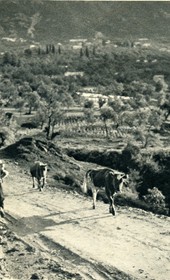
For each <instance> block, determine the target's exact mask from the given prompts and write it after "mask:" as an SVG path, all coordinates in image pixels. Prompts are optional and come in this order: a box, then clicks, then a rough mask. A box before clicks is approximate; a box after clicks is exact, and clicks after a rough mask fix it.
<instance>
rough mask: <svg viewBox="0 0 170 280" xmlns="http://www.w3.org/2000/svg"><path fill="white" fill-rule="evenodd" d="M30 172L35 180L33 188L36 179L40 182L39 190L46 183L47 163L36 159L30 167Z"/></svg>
mask: <svg viewBox="0 0 170 280" xmlns="http://www.w3.org/2000/svg"><path fill="white" fill-rule="evenodd" d="M30 173H31V177H32V181H33V188H35V180H37V183H38V189H39V191H41V190H42V188H43V187H44V186H45V185H46V177H47V164H45V163H42V162H41V161H36V162H35V163H34V164H33V165H32V166H31V167H30Z"/></svg>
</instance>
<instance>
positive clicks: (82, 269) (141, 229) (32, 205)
mask: <svg viewBox="0 0 170 280" xmlns="http://www.w3.org/2000/svg"><path fill="white" fill-rule="evenodd" d="M7 166H8V170H9V171H10V176H9V177H8V178H7V179H6V183H5V185H4V188H5V193H6V201H5V208H6V211H7V213H8V215H7V220H8V221H7V224H8V227H9V228H10V229H11V230H12V231H13V232H14V233H15V234H16V236H17V238H19V239H20V240H22V242H24V243H23V244H27V245H29V246H30V247H31V248H34V250H35V251H36V252H35V251H34V255H36V253H37V251H38V253H39V254H41V259H43V265H44V275H45V273H46V270H45V269H47V265H48V268H49V271H48V273H49V272H50V269H51V268H53V270H51V271H52V272H51V274H49V278H45V276H44V278H41V279H96V280H100V279H120V280H121V279H140V280H142V279H150V280H151V279H152V280H167V279H170V265H169V264H170V238H169V237H170V218H168V217H164V216H158V215H154V214H151V213H147V212H145V211H142V210H137V209H132V208H128V207H126V208H125V207H124V208H123V207H122V208H118V211H117V213H118V214H117V216H116V217H113V216H112V215H111V214H109V213H108V205H107V204H104V203H103V202H100V201H98V203H97V209H96V210H92V207H91V206H92V202H91V200H90V198H87V197H85V196H81V195H80V194H77V193H73V192H69V191H62V190H61V189H59V188H57V184H56V189H55V190H54V189H51V188H47V189H46V190H44V191H43V192H39V191H38V190H33V189H32V184H31V180H30V178H29V176H28V174H27V172H25V171H24V169H22V168H21V167H19V166H17V165H14V164H13V163H11V162H8V163H7ZM8 256H9V254H8ZM36 257H37V255H36ZM18 258H19V257H18ZM9 259H10V258H9ZM7 260H8V258H7ZM47 260H48V262H47ZM6 262H7V261H6ZM23 262H24V263H25V265H26V267H29V265H30V264H31V259H29V258H25V259H24V260H23ZM51 262H53V263H52V264H51ZM54 263H55V265H54ZM57 263H58V264H59V268H60V269H59V268H58V270H57V269H56V271H55V269H54V267H57ZM41 265H42V264H41ZM41 265H40V262H39V266H38V267H37V268H36V266H35V263H33V261H32V267H34V269H37V271H38V268H39V271H40V268H41ZM8 270H9V273H10V274H11V275H13V277H15V279H24V280H25V279H30V278H24V276H22V275H21V272H20V270H21V271H22V273H23V264H20V266H19V267H17V269H16V266H15V265H13V266H12V265H11V269H9V268H8ZM25 271H28V270H26V268H25ZM29 271H30V268H29ZM41 273H42V270H41ZM17 275H18V278H17ZM128 275H129V276H128ZM53 276H54V277H53ZM0 279H2V278H0ZM13 279H14V278H13ZM32 279H34V278H32ZM35 279H39V278H35Z"/></svg>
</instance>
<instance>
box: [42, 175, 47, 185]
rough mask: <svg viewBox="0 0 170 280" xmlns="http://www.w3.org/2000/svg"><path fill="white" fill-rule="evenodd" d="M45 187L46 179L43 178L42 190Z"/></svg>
mask: <svg viewBox="0 0 170 280" xmlns="http://www.w3.org/2000/svg"><path fill="white" fill-rule="evenodd" d="M45 186H46V178H45V177H43V182H42V188H44V187H45Z"/></svg>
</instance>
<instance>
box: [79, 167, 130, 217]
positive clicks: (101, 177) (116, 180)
mask: <svg viewBox="0 0 170 280" xmlns="http://www.w3.org/2000/svg"><path fill="white" fill-rule="evenodd" d="M88 176H89V177H90V180H91V182H92V185H91V186H90V187H88V186H87V178H88ZM127 183H128V175H127V174H125V173H122V172H119V171H115V170H112V169H109V168H102V169H90V170H88V171H87V172H86V174H85V176H84V181H83V185H82V186H81V189H82V192H83V193H87V190H88V189H91V191H92V195H93V209H95V207H96V197H97V193H98V192H99V190H100V188H102V187H104V188H105V192H106V195H107V197H108V199H109V204H110V206H109V212H110V213H112V214H113V215H115V214H116V211H115V206H114V196H115V194H116V193H117V192H121V191H122V187H123V185H126V184H127Z"/></svg>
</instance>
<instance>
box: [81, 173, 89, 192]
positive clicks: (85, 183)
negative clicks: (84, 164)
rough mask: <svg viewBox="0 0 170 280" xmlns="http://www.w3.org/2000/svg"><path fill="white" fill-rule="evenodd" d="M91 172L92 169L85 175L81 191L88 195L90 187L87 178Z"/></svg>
mask: <svg viewBox="0 0 170 280" xmlns="http://www.w3.org/2000/svg"><path fill="white" fill-rule="evenodd" d="M90 172H91V169H90V170H88V171H87V172H86V174H85V175H84V180H83V184H82V185H81V190H82V192H83V193H87V191H88V187H87V177H88V175H89V173H90Z"/></svg>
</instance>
